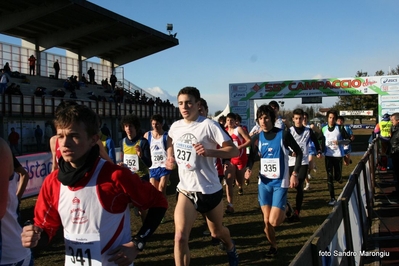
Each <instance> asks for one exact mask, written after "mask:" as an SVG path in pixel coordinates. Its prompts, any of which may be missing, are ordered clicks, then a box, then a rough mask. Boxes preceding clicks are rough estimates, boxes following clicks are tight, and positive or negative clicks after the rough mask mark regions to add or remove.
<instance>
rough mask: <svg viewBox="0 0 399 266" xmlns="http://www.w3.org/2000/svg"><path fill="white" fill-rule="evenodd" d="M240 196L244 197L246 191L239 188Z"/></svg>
mask: <svg viewBox="0 0 399 266" xmlns="http://www.w3.org/2000/svg"><path fill="white" fill-rule="evenodd" d="M238 195H240V196H242V195H244V191H243V190H242V187H239V188H238Z"/></svg>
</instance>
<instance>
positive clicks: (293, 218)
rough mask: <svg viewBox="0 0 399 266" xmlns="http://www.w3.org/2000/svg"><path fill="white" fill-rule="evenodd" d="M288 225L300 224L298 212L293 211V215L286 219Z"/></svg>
mask: <svg viewBox="0 0 399 266" xmlns="http://www.w3.org/2000/svg"><path fill="white" fill-rule="evenodd" d="M287 220H288V222H289V223H297V222H300V221H301V219H300V218H299V212H298V210H295V212H294V214H293V215H292V216H291V217H290V218H288V219H287Z"/></svg>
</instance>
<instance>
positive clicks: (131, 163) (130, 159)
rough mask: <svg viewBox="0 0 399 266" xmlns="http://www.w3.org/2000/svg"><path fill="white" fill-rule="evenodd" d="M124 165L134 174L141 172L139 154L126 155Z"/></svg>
mask: <svg viewBox="0 0 399 266" xmlns="http://www.w3.org/2000/svg"><path fill="white" fill-rule="evenodd" d="M123 163H124V164H126V165H127V167H128V168H129V169H130V171H132V172H133V173H134V172H137V171H138V170H140V166H139V156H138V155H137V154H124V155H123Z"/></svg>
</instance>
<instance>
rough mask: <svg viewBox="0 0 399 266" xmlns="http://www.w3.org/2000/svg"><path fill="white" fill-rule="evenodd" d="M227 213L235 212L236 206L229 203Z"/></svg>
mask: <svg viewBox="0 0 399 266" xmlns="http://www.w3.org/2000/svg"><path fill="white" fill-rule="evenodd" d="M225 213H226V214H233V213H234V208H233V205H230V204H229V205H227V207H226V210H225Z"/></svg>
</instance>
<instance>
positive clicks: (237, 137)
mask: <svg viewBox="0 0 399 266" xmlns="http://www.w3.org/2000/svg"><path fill="white" fill-rule="evenodd" d="M226 126H227V132H228V133H229V135H230V136H231V138H232V140H233V143H234V144H235V145H236V146H237V148H238V150H239V151H240V154H239V156H237V157H234V158H231V159H230V165H229V166H228V168H227V170H226V172H225V177H226V196H227V202H228V204H227V207H226V211H225V212H226V214H232V213H234V206H233V198H234V197H233V183H234V182H236V185H237V186H238V195H240V196H241V195H243V194H244V192H243V188H242V186H243V183H244V172H245V170H246V166H247V161H248V156H247V153H246V147H248V146H249V145H250V143H251V138H250V137H249V135H248V133H247V132H246V131H245V130H244V129H243V128H242V127H240V126H237V125H236V114H234V113H229V114H227V116H226Z"/></svg>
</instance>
